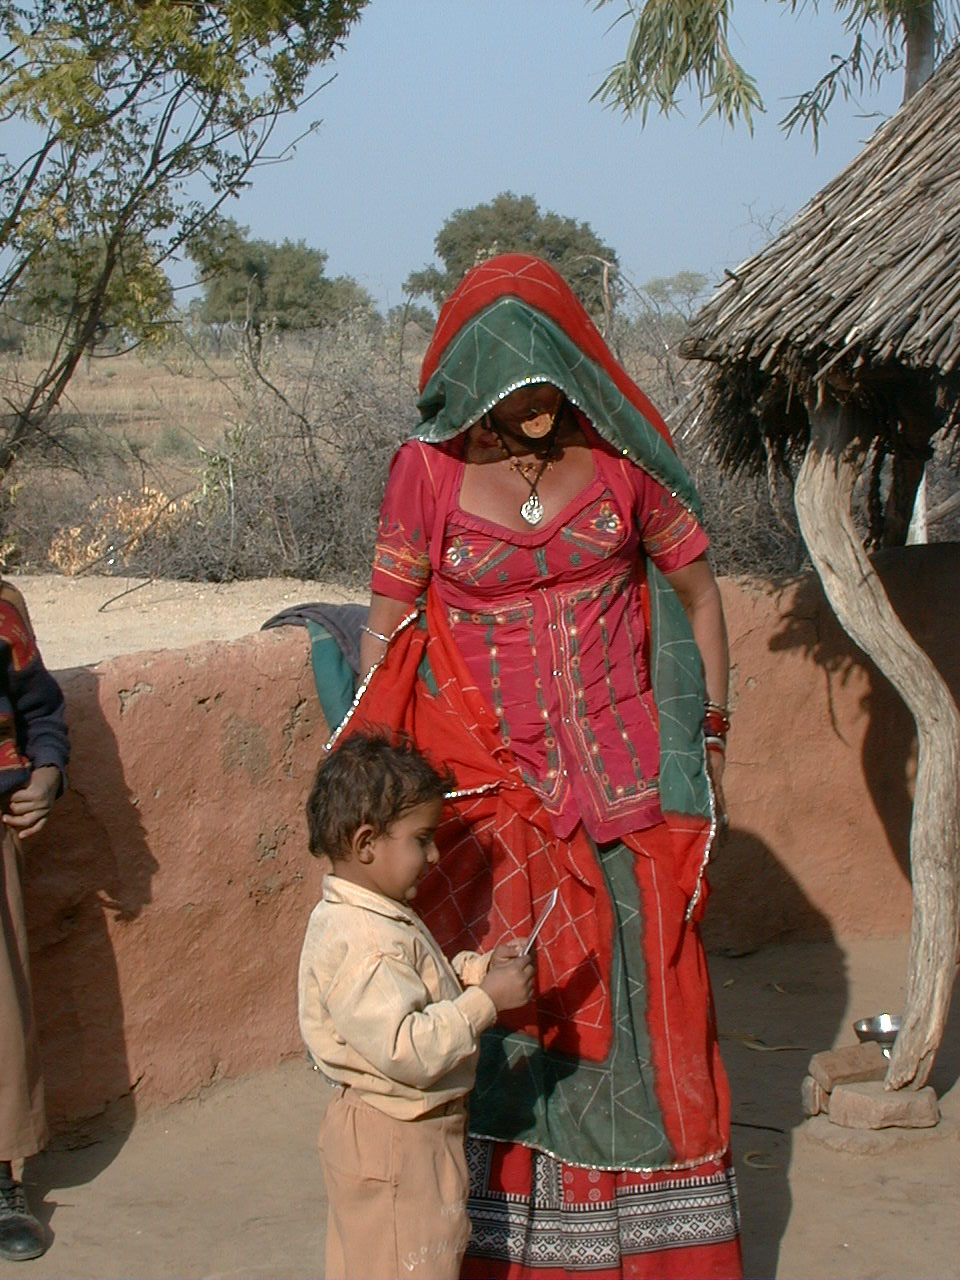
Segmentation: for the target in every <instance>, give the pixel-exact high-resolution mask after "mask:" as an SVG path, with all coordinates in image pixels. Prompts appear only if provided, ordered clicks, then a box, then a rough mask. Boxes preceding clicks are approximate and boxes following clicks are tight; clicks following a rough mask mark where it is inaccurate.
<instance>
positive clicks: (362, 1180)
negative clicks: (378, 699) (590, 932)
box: [299, 733, 534, 1280]
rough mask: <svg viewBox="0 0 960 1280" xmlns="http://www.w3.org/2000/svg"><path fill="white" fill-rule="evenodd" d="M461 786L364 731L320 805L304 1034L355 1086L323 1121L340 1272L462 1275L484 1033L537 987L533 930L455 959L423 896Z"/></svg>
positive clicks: (326, 777)
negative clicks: (527, 940)
mask: <svg viewBox="0 0 960 1280" xmlns="http://www.w3.org/2000/svg"><path fill="white" fill-rule="evenodd" d="M452 785H453V779H452V778H451V777H450V776H449V775H446V776H445V775H443V774H440V773H438V772H437V771H436V770H435V769H434V768H433V767H432V765H431V764H430V763H429V762H428V761H427V760H426V759H425V758H424V757H423V756H422V755H421V754H420V753H419V752H418V751H417V750H416V749H415V748H414V747H413V746H412V745H411V744H410V743H408V742H406V741H400V742H398V743H393V742H391V741H389V740H388V739H387V738H386V737H382V736H378V735H376V734H368V733H364V734H357V735H355V736H353V737H351V738H349V739H347V741H345V742H344V743H343V745H342V746H340V747H338V749H337V750H336V751H335V752H334V753H333V754H332V755H331V756H329V757H328V758H327V759H326V760H325V761H324V762H323V763H322V764H321V766H320V768H319V770H318V772H317V777H316V780H315V782H314V786H313V790H312V791H311V794H310V798H309V800H308V802H307V820H308V826H309V832H310V852H311V853H313V854H314V855H316V856H318V857H319V856H322V855H326V856H328V857H329V858H330V859H331V861H332V863H333V873H332V874H328V875H327V876H326V877H325V878H324V886H323V897H322V899H321V901H320V902H319V903H318V904H317V906H316V908H315V909H314V911H313V914H312V915H311V917H310V922H309V924H308V926H307V933H306V938H305V939H304V944H303V951H302V955H301V959H300V983H299V1004H300V1028H301V1031H302V1033H303V1037H304V1040H305V1041H306V1044H307V1047H308V1048H309V1050H310V1053H311V1056H312V1057H313V1059H314V1061H315V1062H316V1063H317V1065H318V1066H319V1067H320V1069H321V1070H322V1071H323V1073H324V1074H325V1075H326V1076H327V1077H328V1078H329V1079H330V1080H331V1081H332V1082H333V1083H335V1084H336V1085H337V1086H338V1087H339V1089H340V1092H339V1095H338V1096H337V1097H336V1098H335V1099H334V1100H333V1101H332V1102H331V1103H330V1104H329V1106H328V1107H327V1110H326V1112H325V1113H324V1117H323V1122H322V1125H321V1130H320V1156H321V1163H322V1166H323V1171H324V1177H325V1179H326V1184H327V1198H328V1202H329V1213H328V1219H327V1247H326V1276H327V1280H391V1278H392V1277H399V1276H422V1277H424V1280H447V1278H449V1280H456V1277H457V1276H458V1275H459V1273H460V1263H461V1260H462V1257H463V1252H464V1249H465V1248H466V1244H467V1240H468V1238H469V1235H470V1224H469V1220H468V1218H467V1211H466V1200H467V1192H468V1178H467V1167H466V1158H465V1156H464V1137H465V1132H466V1117H467V1108H466V1095H467V1094H468V1093H469V1091H470V1089H471V1088H472V1087H473V1083H474V1078H475V1075H476V1065H477V1057H478V1053H479V1039H480V1035H481V1033H482V1032H483V1031H485V1030H486V1029H487V1028H488V1027H491V1026H492V1025H493V1023H494V1022H495V1021H496V1018H497V1014H498V1012H499V1011H500V1010H504V1009H513V1008H519V1007H521V1006H523V1005H525V1004H526V1003H527V1002H528V1001H529V1000H530V999H531V997H532V994H533V973H534V967H533V960H532V958H531V957H529V956H522V955H521V954H520V952H521V951H522V948H523V943H524V940H523V939H515V940H513V941H511V942H508V943H504V944H501V945H500V946H498V947H495V948H494V950H493V951H492V952H488V953H485V954H482V955H481V954H478V953H476V952H461V953H460V954H459V955H457V956H455V957H454V958H453V960H452V961H448V960H447V958H446V957H445V956H444V954H443V952H442V951H441V950H440V947H439V945H438V943H437V942H436V941H435V939H434V938H433V936H432V934H431V933H430V932H429V930H428V929H427V928H426V926H425V925H424V924H423V922H422V921H421V920H420V918H419V917H418V916H417V914H416V912H415V911H414V910H413V909H412V907H411V906H410V902H411V901H412V899H413V898H414V897H415V896H416V886H417V882H418V880H419V879H420V878H421V877H422V876H423V875H424V874H425V873H426V872H427V871H428V870H429V868H430V867H431V865H432V864H433V863H435V862H436V860H437V857H438V854H437V847H436V845H435V844H434V833H435V831H436V828H437V825H438V824H439V822H440V817H441V813H442V810H443V796H444V792H445V791H447V790H449V789H450V788H451V786H452Z"/></svg>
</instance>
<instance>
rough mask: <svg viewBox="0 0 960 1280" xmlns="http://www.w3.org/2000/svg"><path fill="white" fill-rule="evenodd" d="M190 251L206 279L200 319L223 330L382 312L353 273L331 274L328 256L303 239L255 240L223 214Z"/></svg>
mask: <svg viewBox="0 0 960 1280" xmlns="http://www.w3.org/2000/svg"><path fill="white" fill-rule="evenodd" d="M189 252H190V256H191V258H192V259H193V261H194V262H195V263H196V265H197V267H198V269H199V271H200V275H201V278H202V282H203V302H202V304H201V306H200V309H199V316H198V318H199V320H200V321H201V323H203V324H207V325H209V326H210V327H211V328H212V329H214V330H215V331H219V332H221V333H222V331H223V330H224V329H226V328H234V329H245V330H247V331H249V332H251V333H253V334H255V335H258V336H259V334H260V333H261V332H262V330H263V328H264V327H265V326H266V325H271V326H272V327H273V328H275V329H277V330H280V331H286V330H299V329H314V328H317V327H318V326H321V325H325V324H332V323H335V322H337V321H339V320H341V319H343V318H344V317H346V316H357V315H359V316H366V317H368V318H373V317H374V316H375V314H376V308H375V306H374V302H373V299H372V298H371V296H370V294H369V293H368V292H367V291H366V289H364V288H363V287H362V286H361V285H359V284H358V283H357V282H356V281H355V280H353V279H352V278H351V277H350V276H336V277H334V278H331V277H329V276H328V275H327V274H326V271H325V268H326V264H327V255H326V254H325V253H324V252H323V251H322V250H321V249H313V248H311V247H310V246H309V245H308V244H306V243H305V242H304V241H303V240H298V241H296V242H294V241H292V240H284V241H283V242H282V243H281V244H276V243H275V242H273V241H271V240H250V239H248V238H247V229H246V228H245V227H240V226H238V225H237V224H236V223H235V222H233V221H232V220H229V219H223V220H222V221H220V222H218V223H217V224H215V225H213V226H212V227H210V228H208V231H207V234H205V235H203V236H200V237H197V238H196V239H195V240H194V241H193V242H192V244H191V246H190V249H189Z"/></svg>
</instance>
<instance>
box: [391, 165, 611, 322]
mask: <svg viewBox="0 0 960 1280" xmlns="http://www.w3.org/2000/svg"><path fill="white" fill-rule="evenodd" d="M433 243H434V250H435V252H436V255H437V257H438V258H439V259H440V261H441V262H442V263H443V268H442V270H441V269H440V268H439V267H436V266H427V267H424V268H423V269H422V270H421V271H414V272H411V274H410V275H409V276H408V277H407V280H406V283H405V286H404V287H405V289H406V290H407V292H408V293H409V294H410V295H411V297H424V296H426V297H429V298H431V299H432V301H433V302H434V303H435V305H436V306H438V307H439V306H440V305H441V304H442V303H443V301H444V299H445V298H447V297H448V296H449V295H450V294H451V293H452V292H453V290H454V289H455V288H456V286H457V285H458V284H459V283H460V281H461V280H462V279H463V276H464V275H465V273H466V272H467V271H469V270H470V268H471V267H474V266H476V265H477V263H478V262H483V261H485V260H486V259H487V258H492V257H495V256H496V255H497V254H498V253H535V254H537V255H538V256H539V257H541V258H545V259H546V260H547V261H548V262H549V263H551V264H552V265H553V266H554V267H556V268H557V270H558V271H559V272H560V273H561V274H562V275H563V276H564V278H565V279H566V280H567V282H568V283H569V285H570V287H571V288H572V289H573V290H574V291H575V292H576V294H577V295H578V297H579V298H580V300H581V302H582V303H583V304H584V306H585V307H586V308H587V310H588V311H589V312H590V313H591V314H592V315H594V316H599V315H602V314H603V313H604V312H605V311H606V310H608V309H609V307H610V306H611V305H612V304H613V302H615V301H616V285H615V280H614V279H613V277H614V276H615V274H616V272H615V270H611V268H613V269H615V268H616V267H617V254H616V250H614V249H612V248H611V247H610V246H609V245H608V244H604V243H603V241H602V240H600V238H599V237H598V236H597V235H596V234H595V233H594V231H593V230H592V229H591V227H590V225H589V224H588V223H586V222H577V221H576V220H575V219H574V218H565V217H563V216H562V215H560V214H558V213H541V212H540V209H539V206H538V205H537V202H536V200H535V199H534V198H533V196H516V195H514V194H513V192H512V191H503V192H501V194H500V195H498V196H495V197H494V199H493V200H491V201H490V202H489V204H478V205H474V206H473V208H472V209H457V210H456V211H455V212H454V213H452V214H451V215H450V216H449V218H447V220H446V221H445V222H444V224H443V226H442V227H441V228H440V230H439V232H438V233H437V238H436V239H435V240H434V242H433ZM605 266H606V270H605Z"/></svg>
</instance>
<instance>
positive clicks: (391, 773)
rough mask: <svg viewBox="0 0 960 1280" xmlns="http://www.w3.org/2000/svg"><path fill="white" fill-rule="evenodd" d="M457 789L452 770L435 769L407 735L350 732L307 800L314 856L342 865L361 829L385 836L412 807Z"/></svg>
mask: <svg viewBox="0 0 960 1280" xmlns="http://www.w3.org/2000/svg"><path fill="white" fill-rule="evenodd" d="M455 786H456V781H455V779H454V777H453V774H452V773H451V772H450V770H449V769H443V770H442V771H438V770H437V769H435V768H434V767H433V765H432V764H431V763H430V761H429V760H428V759H427V758H426V756H425V755H423V753H422V752H421V751H419V750H418V749H417V748H416V747H415V746H414V744H413V743H412V742H411V741H410V739H409V738H407V737H406V736H402V735H401V736H396V735H393V736H392V735H390V734H388V733H387V732H386V731H383V732H369V731H364V732H361V733H355V734H351V736H350V737H349V738H346V739H345V740H344V741H343V742H342V743H341V744H339V745H338V746H337V748H336V750H334V751H332V752H331V753H330V754H329V755H328V756H327V758H326V759H325V760H323V761H322V762H321V764H320V767H319V769H317V775H316V777H315V778H314V781H313V787H312V789H311V791H310V796H309V798H308V800H307V829H308V831H309V835H310V852H311V853H312V854H313V855H314V857H320V856H321V855H322V854H326V855H327V856H328V857H329V858H332V859H333V860H334V861H335V862H336V861H343V860H344V859H346V858H349V857H350V842H351V840H352V838H353V835H354V832H355V831H357V829H358V828H359V827H362V826H364V825H365V824H367V823H369V825H370V826H371V827H373V832H374V835H376V836H380V835H383V833H384V832H385V831H386V830H387V829H388V828H389V827H390V826H391V825H392V824H393V823H394V822H396V820H397V819H398V818H399V817H401V816H402V815H403V814H404V813H406V812H407V810H408V809H413V808H416V806H417V805H418V804H424V803H426V802H427V801H428V800H437V799H442V798H443V796H444V794H445V793H446V792H447V791H451V790H452V789H453V788H454V787H455Z"/></svg>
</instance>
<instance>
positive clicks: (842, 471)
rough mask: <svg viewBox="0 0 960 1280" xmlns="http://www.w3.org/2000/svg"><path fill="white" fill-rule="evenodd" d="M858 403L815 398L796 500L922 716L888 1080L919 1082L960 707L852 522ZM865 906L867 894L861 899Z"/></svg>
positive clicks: (956, 877) (946, 970)
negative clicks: (908, 920)
mask: <svg viewBox="0 0 960 1280" xmlns="http://www.w3.org/2000/svg"><path fill="white" fill-rule="evenodd" d="M855 412H856V411H855V410H854V409H852V408H851V407H849V406H843V407H841V406H839V405H837V404H836V403H834V402H831V401H830V400H828V399H827V398H826V397H825V395H824V394H823V391H822V390H821V394H820V396H819V397H818V398H817V400H816V401H813V400H811V401H809V402H808V404H807V413H808V416H809V419H810V443H809V445H808V447H807V452H806V455H805V457H804V460H803V464H802V466H801V467H800V471H799V474H798V476H797V483H796V489H795V493H794V501H795V503H796V508H797V518H798V520H799V523H800V530H801V532H802V534H803V538H804V541H805V542H806V544H807V549H808V551H809V552H810V558H811V559H812V561H813V564H814V567H815V568H816V570H817V573H818V574H819V575H820V580H821V582H822V583H823V589H824V591H825V593H826V596H827V599H828V600H829V601H830V604H831V605H832V607H833V610H834V612H835V613H836V615H837V618H838V620H839V622H840V625H841V626H842V627H843V629H844V630H845V631H846V632H847V634H848V635H849V636H850V637H851V638H852V639H853V640H854V641H855V643H856V644H858V645H859V646H860V648H861V649H862V650H863V651H864V653H866V654H867V655H868V656H869V657H870V658H872V660H873V661H874V662H875V663H876V665H877V666H878V667H879V668H880V670H881V671H882V672H883V674H884V675H885V676H886V677H887V679H888V680H889V681H890V683H891V684H892V685H893V687H894V688H895V689H896V690H897V692H898V693H899V694H900V696H901V697H902V698H903V700H904V702H905V703H906V705H907V707H908V709H909V710H910V713H911V714H912V715H913V718H914V720H915V721H916V726H917V744H918V759H917V780H916V789H915V793H914V802H913V820H912V824H911V829H910V865H911V872H912V880H913V922H912V927H911V939H910V968H909V973H908V974H907V994H906V1001H905V1007H904V1010H903V1024H902V1027H901V1030H900V1034H899V1036H898V1037H897V1041H896V1045H895V1047H894V1050H893V1056H892V1059H891V1062H890V1069H889V1071H888V1072H887V1079H886V1084H887V1088H889V1089H900V1088H903V1087H904V1086H910V1087H912V1088H916V1089H919V1088H920V1087H921V1086H922V1085H924V1084H925V1083H926V1080H927V1077H928V1076H929V1074H930V1069H931V1067H932V1066H933V1060H934V1056H935V1055H936V1052H937V1049H938V1048H939V1045H940V1041H941V1039H942V1038H943V1029H944V1024H945V1022H946V1018H947V1012H948V1010H949V1007H950V992H951V988H952V986H953V979H954V966H955V963H956V957H957V941H958V932H957V931H958V916H960V713H958V711H957V707H956V705H955V703H954V701H953V699H952V697H951V696H950V691H949V689H948V688H947V686H946V684H945V683H944V681H943V679H942V678H941V676H940V674H939V672H938V671H937V670H936V668H935V667H934V665H933V663H932V662H931V661H930V659H929V658H928V657H927V655H926V653H924V651H923V650H922V649H921V648H920V647H919V645H917V644H916V642H915V641H914V640H913V638H912V636H911V635H910V634H909V632H908V631H907V630H906V628H905V627H904V626H903V624H902V622H901V621H900V619H899V618H898V617H897V614H896V612H895V611H894V608H893V606H892V605H891V603H890V601H889V599H888V598H887V594H886V592H885V591H884V589H883V586H882V584H881V583H880V580H879V578H878V577H877V574H876V572H875V570H874V568H873V566H872V565H871V563H870V561H869V559H868V558H867V555H866V553H865V552H864V549H863V544H862V542H861V540H860V537H859V535H858V533H857V530H856V527H855V525H854V522H853V515H852V510H851V500H852V497H853V489H854V485H855V483H856V480H857V477H858V476H859V475H860V473H861V471H862V468H863V464H864V461H865V458H866V446H865V441H867V440H869V439H870V432H869V431H864V432H863V433H862V435H861V434H858V432H857V429H856V428H857V423H856V421H855V420H854V414H855ZM864 908H865V910H868V909H869V903H864Z"/></svg>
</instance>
